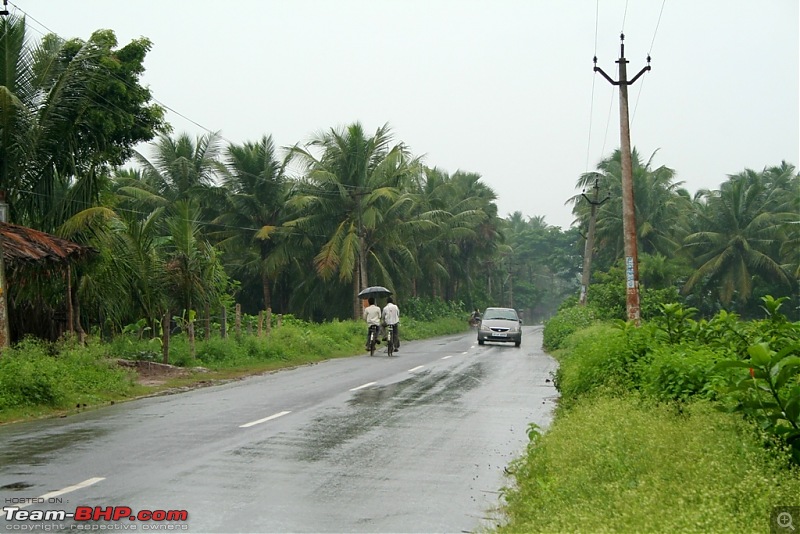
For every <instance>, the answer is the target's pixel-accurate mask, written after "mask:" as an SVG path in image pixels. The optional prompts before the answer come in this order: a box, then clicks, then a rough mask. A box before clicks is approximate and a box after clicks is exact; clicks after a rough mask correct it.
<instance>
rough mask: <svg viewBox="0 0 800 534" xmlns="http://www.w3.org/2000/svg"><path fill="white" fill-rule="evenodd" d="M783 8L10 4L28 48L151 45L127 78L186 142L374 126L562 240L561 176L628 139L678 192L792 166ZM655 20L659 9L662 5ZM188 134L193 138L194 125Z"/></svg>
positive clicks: (769, 2)
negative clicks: (624, 98)
mask: <svg viewBox="0 0 800 534" xmlns="http://www.w3.org/2000/svg"><path fill="white" fill-rule="evenodd" d="M799 5H800V2H798V0H599V1H598V0H397V1H394V0H391V1H390V0H324V1H323V0H315V1H314V0H291V1H289V0H281V1H278V0H230V1H227V2H221V1H219V0H217V1H209V0H191V1H188V0H184V1H178V0H137V1H135V2H134V1H124V2H123V1H117V0H114V1H112V0H59V1H54V0H10V1H9V9H10V10H12V11H13V10H16V11H17V13H20V12H23V13H24V14H27V15H28V24H29V28H30V30H31V37H33V38H35V39H38V38H40V37H41V35H42V34H43V33H46V32H49V31H52V32H55V33H57V34H59V35H60V36H62V37H65V38H70V37H79V38H82V39H87V38H88V37H89V36H90V35H91V33H92V32H93V31H95V30H98V29H103V28H109V29H112V30H114V31H115V33H116V35H117V38H118V39H119V42H120V46H122V45H124V44H127V43H128V42H129V41H130V40H131V39H134V38H137V37H140V36H144V37H148V38H149V39H150V40H152V41H153V49H152V50H151V52H150V53H149V54H148V56H147V58H146V60H145V67H146V69H147V72H146V73H145V75H144V77H143V82H144V83H145V84H146V85H149V86H150V88H151V90H152V92H153V95H154V97H155V98H156V99H157V100H158V101H159V102H160V103H162V104H164V105H166V106H169V107H170V108H172V109H174V110H175V111H176V112H178V113H179V114H180V115H183V116H184V117H186V118H188V119H190V120H185V119H184V118H183V117H181V116H179V115H176V114H174V113H170V114H169V115H168V120H169V121H170V122H171V123H172V124H173V126H174V128H175V133H183V132H187V133H189V134H191V135H192V136H196V135H199V134H202V133H205V131H204V130H203V128H205V129H208V130H211V131H220V133H221V135H222V136H223V137H224V139H225V140H227V141H230V142H236V143H241V142H244V141H255V140H257V139H259V138H260V137H261V136H262V135H265V134H271V135H272V136H273V138H274V140H275V143H276V144H277V145H278V146H289V145H293V144H294V143H296V142H298V141H305V140H307V139H308V138H309V137H310V136H311V135H312V134H314V133H315V132H318V131H321V130H326V129H329V128H331V127H340V126H344V125H347V124H350V123H352V122H355V121H360V122H361V123H362V124H363V125H364V127H365V128H366V129H367V131H369V132H374V131H375V129H377V128H378V127H380V126H381V125H383V124H385V123H388V124H389V125H390V126H391V128H392V131H393V133H394V136H395V139H396V140H398V141H403V142H404V143H406V144H407V145H408V146H409V147H410V149H411V150H412V152H413V153H414V154H416V155H424V161H425V163H426V164H427V165H429V166H437V167H439V168H441V169H444V170H446V171H448V172H450V173H453V172H455V171H456V170H458V169H461V170H464V171H470V172H476V173H478V174H480V175H481V176H482V177H483V180H484V181H485V183H487V184H488V185H489V186H490V187H492V188H493V189H494V190H495V191H496V192H497V195H498V200H497V205H498V208H499V211H500V215H501V216H503V217H505V216H507V215H508V214H510V213H512V212H514V211H520V212H522V213H523V214H524V215H525V216H528V217H533V216H544V217H545V221H546V222H547V223H548V224H551V225H554V226H560V227H562V228H564V229H566V228H568V227H569V226H570V224H571V222H572V215H571V208H570V207H569V206H567V205H565V202H566V201H567V199H569V198H570V197H571V196H573V195H575V194H576V193H580V190H576V189H575V183H576V181H577V179H578V177H579V175H580V174H582V173H584V172H586V171H590V170H594V168H595V166H596V164H597V163H598V162H599V161H600V160H601V159H603V158H604V157H607V156H608V155H610V154H611V152H612V151H613V150H614V149H615V148H617V147H618V146H619V109H618V105H617V104H618V94H617V93H616V92H615V90H614V89H613V88H612V86H611V85H610V84H609V83H608V82H607V81H606V80H605V79H603V78H602V77H601V76H600V75H599V74H594V73H593V71H592V66H593V65H592V57H593V56H594V55H595V54H596V55H597V57H598V66H600V67H601V68H603V70H605V71H606V72H608V73H609V74H610V75H612V76H613V77H614V78H616V77H617V75H616V68H617V66H616V64H615V60H616V59H617V58H618V57H619V51H620V50H619V34H620V32H621V31H624V33H625V36H626V40H625V43H626V46H625V56H626V57H627V59H628V60H629V62H630V63H629V64H628V72H629V75H631V76H632V75H633V74H634V73H636V72H638V71H639V69H641V68H642V67H644V66H645V65H646V56H647V54H648V53H650V54H651V56H652V67H653V70H652V71H650V72H648V73H646V74H645V75H644V76H643V77H642V78H641V79H640V80H639V81H637V82H636V84H634V85H633V86H631V87H630V89H629V100H630V113H631V117H632V124H631V137H632V144H633V145H634V146H635V147H636V148H637V149H638V150H639V152H640V153H641V154H642V155H643V157H644V158H649V157H650V156H651V155H652V154H653V153H654V152H656V151H658V152H657V153H656V154H655V157H654V159H653V164H654V165H655V166H661V165H666V166H668V167H671V168H673V169H675V170H676V172H677V179H678V180H680V181H683V182H685V184H684V187H686V188H687V189H688V190H689V191H690V192H692V193H694V192H695V191H697V190H698V189H701V188H712V189H716V188H718V187H719V185H720V184H721V183H722V182H723V181H725V180H726V177H727V175H729V174H735V173H737V172H739V171H742V170H743V169H745V168H752V169H756V170H761V169H763V168H764V167H766V166H772V165H777V164H779V163H780V162H781V161H782V160H786V161H788V162H789V163H792V164H794V165H798V163H799V161H798V160H800V157H799V156H798V153H799V152H800V111H799V107H800V106H799V103H800V82H799V81H798V78H799V75H798V72H799V71H800V14H799V11H800V8H799V7H798V6H799ZM662 7H663V9H662ZM198 125H199V126H198Z"/></svg>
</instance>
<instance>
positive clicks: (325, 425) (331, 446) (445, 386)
mask: <svg viewBox="0 0 800 534" xmlns="http://www.w3.org/2000/svg"><path fill="white" fill-rule="evenodd" d="M485 373H486V369H485V367H484V364H483V363H482V362H476V363H473V364H472V365H470V366H469V367H468V368H466V369H464V370H463V371H461V372H456V373H452V372H438V373H431V372H423V373H418V374H417V375H415V376H413V377H409V378H407V379H405V380H402V381H400V382H396V383H393V384H387V385H385V386H373V387H370V388H366V389H362V390H359V391H357V392H356V393H355V394H354V395H353V397H352V398H351V399H350V400H349V401H348V406H349V410H344V411H343V410H342V409H340V408H336V409H331V410H330V411H331V413H330V414H328V415H326V416H323V417H318V418H317V419H315V420H314V422H313V423H312V425H311V426H310V427H309V428H308V429H307V430H306V432H305V435H304V436H303V439H302V440H299V443H298V445H299V446H300V447H299V451H298V457H299V458H300V459H302V460H305V461H317V460H321V459H323V458H325V457H327V456H328V455H329V453H330V452H331V451H333V450H335V449H337V448H339V447H341V446H342V445H344V444H345V443H347V442H350V441H353V440H355V439H358V438H359V437H361V436H363V435H365V434H367V433H368V432H370V431H371V430H373V429H374V428H376V427H378V426H391V425H393V424H394V423H395V422H396V421H397V415H398V414H399V413H400V412H401V411H403V410H405V409H409V408H414V407H419V406H426V405H437V406H446V405H448V404H452V403H454V402H457V401H458V399H459V398H460V397H461V396H462V395H463V394H464V393H465V392H467V391H469V390H471V389H474V388H476V387H477V386H478V385H480V384H481V381H482V378H483V376H484V375H485Z"/></svg>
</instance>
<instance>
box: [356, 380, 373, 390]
mask: <svg viewBox="0 0 800 534" xmlns="http://www.w3.org/2000/svg"><path fill="white" fill-rule="evenodd" d="M374 384H375V382H367V383H366V384H361V385H360V386H358V387H357V388H353V389H351V390H350V391H358V390H359V389H364V388H368V387H370V386H372V385H374Z"/></svg>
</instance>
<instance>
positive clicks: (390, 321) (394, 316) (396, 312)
mask: <svg viewBox="0 0 800 534" xmlns="http://www.w3.org/2000/svg"><path fill="white" fill-rule="evenodd" d="M381 318H382V320H383V324H384V325H386V328H393V329H394V333H393V335H392V341H393V342H394V350H395V352H397V351H398V350H399V349H400V308H398V307H397V304H395V303H394V301H393V300H392V297H388V298H387V299H386V306H384V307H383V313H382V314H381ZM384 339H386V338H384Z"/></svg>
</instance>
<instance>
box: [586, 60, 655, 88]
mask: <svg viewBox="0 0 800 534" xmlns="http://www.w3.org/2000/svg"><path fill="white" fill-rule="evenodd" d="M651 69H652V67H651V66H650V65H648V66H646V67H644V68H643V69H642V70H640V71H639V73H638V74H637V75H636V76H634V77H633V78H631V79H630V80H626V81H625V85H633V82H635V81H636V80H638V79H639V78H640V77H641V76H642V74H644V73H645V72H647V71H649V70H651ZM594 71H595V72H599V73H600V74H602V75H603V78H605V79H606V80H608V82H609V83H610V84H611V85H620V84H621V83H622V82H619V81H615V80H613V79H612V78H611V76H609V75H608V74H606V73H605V71H604V70H603V69H601V68H600V67H595V68H594Z"/></svg>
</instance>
